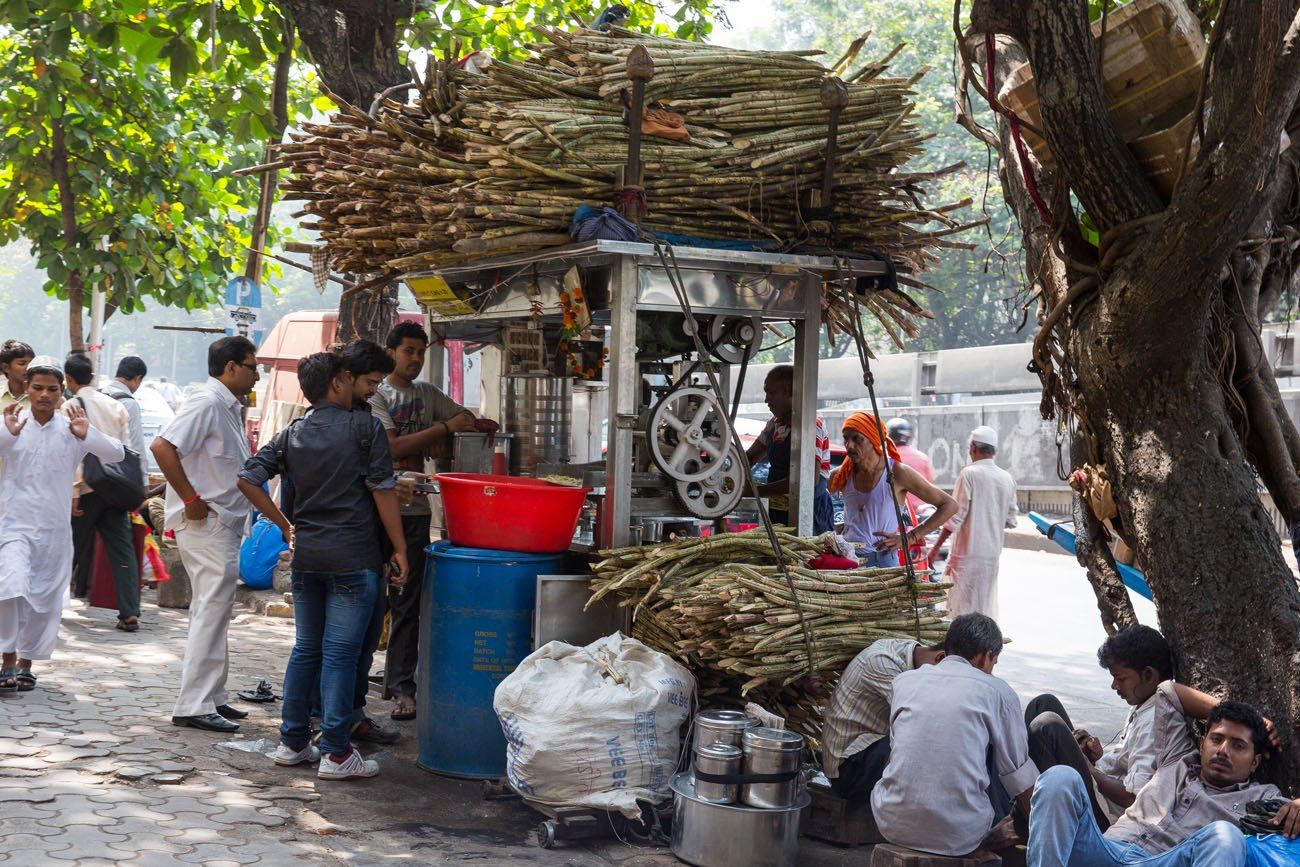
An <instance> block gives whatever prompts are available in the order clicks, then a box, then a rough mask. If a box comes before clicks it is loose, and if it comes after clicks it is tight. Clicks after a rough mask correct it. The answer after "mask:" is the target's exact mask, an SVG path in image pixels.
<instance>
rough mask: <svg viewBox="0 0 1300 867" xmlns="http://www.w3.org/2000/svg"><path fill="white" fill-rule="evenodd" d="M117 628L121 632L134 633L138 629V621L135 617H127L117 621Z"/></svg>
mask: <svg viewBox="0 0 1300 867" xmlns="http://www.w3.org/2000/svg"><path fill="white" fill-rule="evenodd" d="M117 628H118V629H120V630H122V631H123V632H136V631H138V630H139V629H140V621H139V620H138V619H137V618H135V617H128V618H126V619H125V620H119V621H117Z"/></svg>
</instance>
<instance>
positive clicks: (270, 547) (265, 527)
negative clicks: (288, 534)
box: [239, 516, 289, 590]
mask: <svg viewBox="0 0 1300 867" xmlns="http://www.w3.org/2000/svg"><path fill="white" fill-rule="evenodd" d="M288 550H289V543H288V542H286V541H284V534H282V533H281V532H280V528H279V527H277V526H275V524H272V523H271V521H270V520H269V519H268V518H266V517H264V516H259V517H258V519H257V521H256V522H255V523H254V524H253V532H251V533H249V534H248V538H247V539H245V540H244V541H243V542H241V543H240V544H239V579H240V580H241V581H243V582H244V583H245V584H246V585H248V587H249V588H250V589H253V590H269V589H270V588H271V584H272V579H273V578H274V576H275V567H276V564H277V563H279V562H280V554H281V552H284V551H288Z"/></svg>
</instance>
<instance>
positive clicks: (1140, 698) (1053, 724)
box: [1025, 625, 1277, 829]
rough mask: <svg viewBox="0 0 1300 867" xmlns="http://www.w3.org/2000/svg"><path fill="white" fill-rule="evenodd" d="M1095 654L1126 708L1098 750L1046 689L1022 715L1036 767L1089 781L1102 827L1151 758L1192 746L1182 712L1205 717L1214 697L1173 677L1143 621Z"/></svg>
mask: <svg viewBox="0 0 1300 867" xmlns="http://www.w3.org/2000/svg"><path fill="white" fill-rule="evenodd" d="M1097 660H1098V662H1100V664H1101V667H1102V668H1105V669H1107V670H1108V671H1109V672H1110V676H1111V689H1113V690H1115V692H1116V693H1117V694H1118V695H1119V697H1120V698H1122V699H1124V701H1125V702H1127V703H1128V704H1129V705H1130V706H1131V707H1132V708H1133V710H1132V711H1131V712H1130V713H1129V716H1128V721H1127V722H1126V723H1125V724H1124V730H1123V731H1122V732H1121V733H1120V736H1119V738H1118V739H1117V740H1116V741H1115V742H1113V743H1111V744H1110V745H1108V746H1106V747H1104V748H1103V747H1102V745H1101V742H1100V741H1099V740H1098V739H1097V738H1095V737H1093V736H1092V735H1091V734H1089V733H1088V732H1087V731H1083V730H1078V731H1076V730H1075V729H1074V725H1073V723H1072V722H1071V721H1070V717H1069V715H1068V714H1067V713H1066V711H1065V708H1064V707H1063V706H1062V705H1061V702H1060V701H1059V700H1057V698H1056V697H1055V696H1052V695H1042V696H1039V697H1038V698H1036V699H1034V700H1033V701H1031V702H1030V703H1029V706H1028V708H1026V710H1025V720H1026V721H1027V722H1028V723H1029V754H1030V756H1032V757H1033V759H1034V763H1035V764H1036V765H1038V769H1039V770H1040V771H1045V770H1047V769H1048V768H1049V767H1053V766H1055V765H1069V766H1070V767H1072V768H1074V769H1075V770H1076V771H1078V772H1079V773H1080V775H1082V776H1083V778H1084V779H1085V780H1091V781H1093V783H1095V785H1096V790H1097V791H1098V792H1100V793H1101V795H1102V797H1103V798H1104V799H1105V803H1102V804H1099V805H1097V810H1096V811H1095V812H1096V814H1097V818H1098V825H1099V826H1100V827H1101V828H1102V829H1105V828H1106V827H1108V826H1109V824H1110V820H1111V819H1113V818H1117V817H1118V816H1119V815H1120V814H1121V813H1123V811H1124V810H1126V809H1128V808H1129V807H1130V806H1132V805H1133V801H1134V799H1135V798H1136V796H1137V793H1138V792H1139V791H1141V789H1142V787H1143V786H1145V785H1146V784H1147V782H1148V781H1149V780H1150V779H1151V777H1152V776H1154V775H1155V772H1156V758H1157V756H1160V755H1167V756H1169V757H1170V758H1171V759H1178V758H1182V757H1183V756H1186V755H1189V754H1190V753H1194V752H1195V751H1196V744H1195V743H1194V742H1193V741H1192V736H1191V732H1190V731H1189V729H1188V727H1187V717H1189V716H1190V717H1194V718H1196V719H1200V720H1204V719H1206V718H1207V717H1208V716H1209V714H1210V711H1212V710H1213V709H1214V708H1215V707H1216V706H1217V705H1218V704H1219V700H1218V699H1217V698H1215V697H1214V696H1212V695H1208V694H1206V693H1203V692H1201V691H1200V690H1196V689H1192V688H1191V687H1190V686H1185V685H1183V684H1181V683H1175V682H1174V680H1173V676H1174V658H1173V653H1172V652H1171V651H1170V649H1169V643H1168V642H1167V641H1165V637H1164V636H1163V635H1161V634H1160V633H1159V632H1157V631H1156V630H1154V629H1152V628H1151V627H1150V626H1141V625H1138V626H1130V627H1129V628H1127V629H1122V630H1120V631H1119V632H1117V633H1115V634H1114V635H1112V636H1111V637H1109V638H1107V639H1106V641H1105V642H1104V643H1103V644H1102V645H1101V648H1100V649H1098V651H1097ZM1265 725H1266V726H1269V727H1270V739H1272V740H1274V741H1275V745H1276V737H1277V736H1276V734H1274V733H1272V732H1271V725H1270V724H1269V723H1268V721H1267V720H1265ZM1089 793H1090V796H1091V795H1092V788H1091V787H1089ZM1094 803H1095V798H1094Z"/></svg>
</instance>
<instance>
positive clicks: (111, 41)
mask: <svg viewBox="0 0 1300 867" xmlns="http://www.w3.org/2000/svg"><path fill="white" fill-rule="evenodd" d="M95 42H96V43H98V44H99V45H100V46H102V47H104V48H115V47H117V25H116V24H112V23H110V24H105V25H104V26H103V27H101V28H99V31H98V32H97V33H96V34H95Z"/></svg>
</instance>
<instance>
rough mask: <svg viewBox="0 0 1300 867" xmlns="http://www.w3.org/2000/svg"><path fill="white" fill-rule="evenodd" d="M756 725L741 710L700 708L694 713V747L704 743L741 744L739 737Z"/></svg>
mask: <svg viewBox="0 0 1300 867" xmlns="http://www.w3.org/2000/svg"><path fill="white" fill-rule="evenodd" d="M757 726H758V720H756V719H754V718H753V717H752V716H750V715H749V714H747V713H745V712H744V711H743V710H717V709H715V710H702V711H700V712H699V713H697V714H696V715H695V747H696V749H698V748H699V747H701V746H704V745H706V744H730V745H731V746H733V747H738V746H741V737H742V736H743V735H744V734H745V732H746V731H747V730H749V729H752V728H755V727H757Z"/></svg>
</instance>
